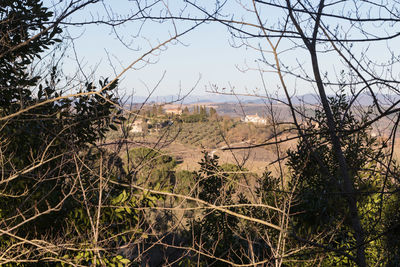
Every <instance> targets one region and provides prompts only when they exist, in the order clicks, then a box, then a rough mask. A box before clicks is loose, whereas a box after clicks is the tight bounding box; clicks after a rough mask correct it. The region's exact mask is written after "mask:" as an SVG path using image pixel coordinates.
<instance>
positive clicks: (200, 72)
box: [66, 1, 262, 95]
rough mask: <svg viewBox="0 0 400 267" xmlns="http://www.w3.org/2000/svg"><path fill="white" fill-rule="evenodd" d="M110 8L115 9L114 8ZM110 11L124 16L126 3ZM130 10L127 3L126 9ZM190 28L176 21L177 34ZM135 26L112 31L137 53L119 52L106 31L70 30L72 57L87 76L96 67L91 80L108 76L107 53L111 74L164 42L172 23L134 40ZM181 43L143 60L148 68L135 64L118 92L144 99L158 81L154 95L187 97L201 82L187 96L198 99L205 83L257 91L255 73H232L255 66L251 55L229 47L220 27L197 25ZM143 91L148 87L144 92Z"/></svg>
mask: <svg viewBox="0 0 400 267" xmlns="http://www.w3.org/2000/svg"><path fill="white" fill-rule="evenodd" d="M114 3H115V4H114ZM111 5H112V8H113V9H115V11H116V12H122V13H124V12H125V13H126V11H127V10H128V7H129V3H128V2H126V1H113V2H112V4H111ZM130 6H131V7H133V6H132V4H130ZM89 11H90V12H92V13H93V12H103V11H102V7H101V6H98V7H96V9H91V10H85V11H84V12H81V13H80V14H79V15H76V16H75V17H74V18H73V19H74V20H76V21H80V20H82V18H83V17H84V16H87V15H88V12H89ZM190 25H191V24H189V23H186V22H182V21H177V26H178V30H181V31H182V30H184V29H186V28H188V27H190ZM140 26H142V25H141V24H140V23H137V22H136V23H127V24H126V25H124V26H122V27H119V28H118V32H119V33H120V35H121V36H123V38H125V40H126V41H127V42H130V41H133V43H132V47H133V48H138V50H137V51H133V50H129V49H127V48H126V47H124V46H123V45H122V44H121V43H120V41H119V40H117V39H116V37H115V35H114V34H113V33H112V32H111V31H110V28H108V27H106V26H98V25H92V26H85V27H70V28H69V32H70V33H71V35H72V36H74V37H77V36H80V37H79V38H78V39H77V40H75V47H76V52H77V56H78V58H79V59H80V60H81V61H82V62H83V63H84V66H85V68H84V69H85V70H86V71H88V72H90V70H91V69H92V68H93V67H94V66H98V67H97V72H96V73H97V77H99V76H110V77H111V76H113V69H112V68H111V67H110V64H109V58H108V56H107V53H106V51H108V53H109V56H110V58H111V61H112V63H113V65H114V67H115V68H116V70H117V72H118V71H120V70H122V68H123V67H125V66H127V65H129V64H130V63H131V62H132V61H134V60H136V59H137V58H138V57H140V56H141V55H142V54H143V53H144V52H146V51H148V50H149V49H150V47H151V46H150V45H152V46H155V45H157V44H158V43H159V42H163V41H165V40H166V39H168V36H169V34H170V33H171V31H172V30H173V27H172V23H171V22H166V23H164V24H158V23H154V22H150V21H148V22H146V23H145V24H144V25H143V27H142V28H141V31H140V33H139V36H138V37H135V38H131V36H132V35H136V34H137V33H138V32H139V28H140ZM179 41H180V42H181V43H177V42H174V43H170V44H168V45H167V46H166V47H163V49H162V51H161V52H160V51H158V52H157V55H153V56H150V57H147V59H149V60H150V61H151V62H154V64H147V65H146V66H143V65H144V64H138V65H136V67H137V68H139V69H132V70H130V71H128V72H127V73H126V74H125V75H124V76H123V79H122V83H121V85H122V88H124V90H126V91H127V92H128V93H129V92H132V91H133V90H134V92H135V94H138V95H147V93H148V88H149V89H152V88H153V87H154V86H155V85H156V84H157V83H158V81H159V80H160V79H161V77H163V74H164V73H165V75H164V78H163V80H162V81H161V83H160V85H159V87H158V89H157V90H156V92H155V95H169V94H177V93H178V92H179V90H180V88H181V89H182V92H183V93H185V92H188V91H189V90H190V89H191V88H192V87H193V86H194V85H195V84H196V82H197V80H198V79H199V77H201V79H200V82H199V84H198V85H197V87H196V89H195V91H194V92H193V94H197V95H202V94H205V91H206V90H208V89H209V88H210V84H216V85H217V86H219V87H220V88H227V89H228V90H229V89H230V88H231V87H234V88H235V90H236V91H238V92H242V93H243V92H246V91H249V92H252V91H254V90H255V89H256V88H260V87H261V86H262V84H261V80H260V74H259V73H258V72H256V71H248V72H246V73H243V72H241V71H239V70H238V67H239V68H245V67H246V65H249V66H253V67H254V66H256V65H255V62H254V61H255V60H256V59H257V58H259V54H258V53H257V52H256V51H253V50H249V49H245V48H233V47H232V46H231V45H230V43H229V41H230V34H229V32H228V30H227V28H226V27H225V26H223V25H221V24H217V23H213V24H203V25H201V26H199V27H198V28H196V29H195V30H194V31H191V32H189V33H187V34H186V35H184V36H182V37H181V38H179ZM74 57H75V56H74V53H72V51H70V53H69V59H68V60H67V64H66V65H67V69H69V71H73V70H75V69H76V65H75V62H74V61H75V58H74ZM147 87H148V88H147Z"/></svg>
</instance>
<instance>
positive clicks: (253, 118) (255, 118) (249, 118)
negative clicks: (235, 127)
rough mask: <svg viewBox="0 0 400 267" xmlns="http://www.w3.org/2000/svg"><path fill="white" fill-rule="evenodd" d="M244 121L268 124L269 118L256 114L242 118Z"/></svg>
mask: <svg viewBox="0 0 400 267" xmlns="http://www.w3.org/2000/svg"><path fill="white" fill-rule="evenodd" d="M242 121H244V122H252V123H255V124H267V123H268V120H267V119H266V118H262V117H260V116H258V114H256V115H246V117H244V118H243V119H242Z"/></svg>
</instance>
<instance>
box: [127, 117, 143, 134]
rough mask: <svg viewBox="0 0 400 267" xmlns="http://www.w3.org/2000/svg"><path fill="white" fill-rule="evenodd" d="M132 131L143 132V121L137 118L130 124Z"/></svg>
mask: <svg viewBox="0 0 400 267" xmlns="http://www.w3.org/2000/svg"><path fill="white" fill-rule="evenodd" d="M129 127H130V132H131V133H142V132H143V121H142V120H135V121H134V122H133V123H131V124H130V125H129Z"/></svg>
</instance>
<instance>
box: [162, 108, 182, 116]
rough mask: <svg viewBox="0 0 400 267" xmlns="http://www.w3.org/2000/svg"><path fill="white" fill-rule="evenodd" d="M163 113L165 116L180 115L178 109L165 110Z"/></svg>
mask: <svg viewBox="0 0 400 267" xmlns="http://www.w3.org/2000/svg"><path fill="white" fill-rule="evenodd" d="M164 111H165V113H167V114H176V115H181V114H182V109H180V108H171V109H165V110H164Z"/></svg>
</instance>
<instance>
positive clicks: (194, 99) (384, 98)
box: [131, 93, 400, 106]
mask: <svg viewBox="0 0 400 267" xmlns="http://www.w3.org/2000/svg"><path fill="white" fill-rule="evenodd" d="M376 98H377V99H378V101H379V102H380V103H381V104H383V105H388V104H390V103H391V102H394V101H399V100H400V96H396V95H386V94H377V95H376ZM146 99H147V97H145V96H134V97H133V98H132V100H131V103H143V102H144V101H146ZM279 99H280V100H281V101H283V102H286V98H285V97H283V96H281V97H279ZM238 102H241V103H244V104H264V103H266V102H267V103H271V102H272V103H278V102H277V101H271V102H269V101H268V99H266V98H260V97H256V96H234V95H221V94H211V93H210V94H205V95H189V96H186V97H185V98H184V99H182V97H180V96H177V95H165V96H151V97H150V98H148V99H147V103H148V104H151V103H178V104H194V103H199V104H200V103H238ZM292 103H293V104H295V105H299V104H309V105H316V104H319V103H320V101H319V96H318V95H316V94H304V95H300V96H294V97H293V98H292ZM355 104H356V105H361V106H369V105H373V99H372V97H371V96H370V94H368V93H363V94H360V95H359V96H358V97H357V101H356V103H355Z"/></svg>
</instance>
